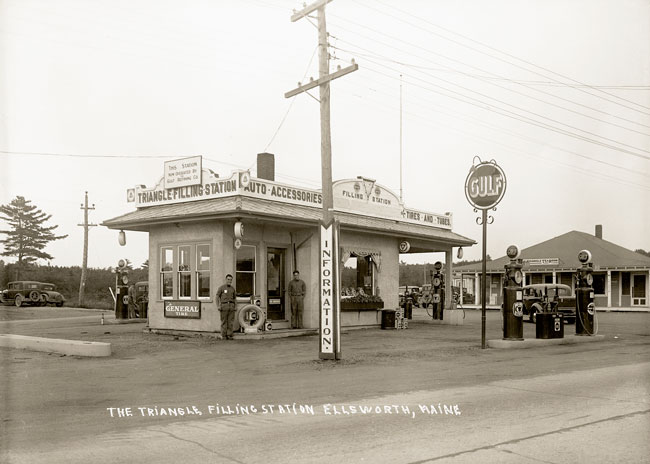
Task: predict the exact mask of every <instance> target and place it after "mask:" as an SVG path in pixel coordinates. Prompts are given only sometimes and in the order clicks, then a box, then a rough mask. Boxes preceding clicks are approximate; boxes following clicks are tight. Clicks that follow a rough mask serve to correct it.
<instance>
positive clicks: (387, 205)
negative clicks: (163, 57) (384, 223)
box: [127, 157, 453, 230]
mask: <svg viewBox="0 0 650 464" xmlns="http://www.w3.org/2000/svg"><path fill="white" fill-rule="evenodd" d="M200 161H201V159H200V157H196V159H194V158H186V159H183V160H177V161H174V162H168V163H171V164H168V163H166V164H165V176H164V177H163V178H162V179H161V180H160V181H159V182H158V184H156V185H155V186H154V187H153V188H147V187H145V186H144V185H140V186H137V187H135V189H129V190H128V191H127V199H128V201H129V202H134V203H135V206H136V207H137V208H143V207H147V206H158V205H169V204H174V203H184V202H189V201H199V200H212V199H215V198H226V197H232V196H235V195H240V196H244V197H250V198H259V199H262V200H271V201H275V202H280V203H288V204H292V205H300V206H311V207H313V208H322V204H323V195H322V193H321V191H320V190H315V189H309V188H300V187H294V186H289V185H284V184H280V183H277V182H274V181H270V180H266V179H258V178H254V177H251V175H250V172H248V171H236V172H234V173H233V174H232V175H231V176H230V177H229V178H222V177H219V176H218V175H216V174H215V173H213V172H212V171H210V170H207V169H204V170H203V171H202V173H201V174H200V175H199V176H197V175H196V172H195V170H194V169H195V168H197V167H198V166H200ZM173 163H176V164H173ZM172 168H173V169H172ZM188 170H189V171H191V173H190V172H187V173H186V174H183V175H181V176H177V177H174V176H172V175H171V174H170V173H172V172H176V173H184V172H186V171H188ZM187 176H190V177H191V178H192V179H193V182H194V183H193V184H191V185H190V184H188V183H186V182H189V180H188V179H186V177H187ZM197 179H198V180H197ZM333 194H334V209H335V210H336V211H341V212H350V213H354V214H364V215H367V216H371V217H375V218H382V219H390V220H395V221H399V222H407V223H410V224H417V225H422V226H428V227H435V228H437V229H447V230H451V228H452V226H453V222H452V215H451V213H445V214H436V213H430V212H426V211H419V210H415V209H410V208H406V207H405V206H404V204H403V203H402V202H401V201H400V199H399V197H398V196H397V195H395V193H393V192H392V191H390V190H389V189H387V188H386V187H383V186H381V185H379V184H377V183H376V182H375V181H374V180H372V179H365V178H357V179H344V180H339V181H336V182H334V185H333Z"/></svg>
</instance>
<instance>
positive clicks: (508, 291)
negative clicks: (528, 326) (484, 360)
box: [502, 245, 524, 340]
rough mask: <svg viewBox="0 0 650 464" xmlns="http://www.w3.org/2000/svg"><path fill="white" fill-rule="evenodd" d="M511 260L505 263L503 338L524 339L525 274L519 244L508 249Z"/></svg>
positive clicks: (507, 252)
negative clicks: (522, 270)
mask: <svg viewBox="0 0 650 464" xmlns="http://www.w3.org/2000/svg"><path fill="white" fill-rule="evenodd" d="M506 254H507V255H508V258H510V262H509V263H508V264H506V265H505V279H504V281H503V305H502V314H503V339H504V340H523V339H524V324H523V316H524V303H523V299H524V297H523V290H522V288H521V283H522V281H523V274H522V272H521V268H522V267H523V264H522V260H521V259H520V258H519V256H520V255H521V251H520V250H519V247H517V245H510V246H509V247H508V249H507V250H506Z"/></svg>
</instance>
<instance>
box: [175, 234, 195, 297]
mask: <svg viewBox="0 0 650 464" xmlns="http://www.w3.org/2000/svg"><path fill="white" fill-rule="evenodd" d="M191 248H192V247H190V246H189V245H183V246H179V247H178V297H179V298H192V263H191V262H190V251H191Z"/></svg>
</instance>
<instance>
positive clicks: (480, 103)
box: [366, 58, 650, 159]
mask: <svg viewBox="0 0 650 464" xmlns="http://www.w3.org/2000/svg"><path fill="white" fill-rule="evenodd" d="M366 59H367V60H369V61H370V62H372V63H374V64H376V65H378V66H383V65H381V64H380V63H377V62H376V61H373V60H372V59H369V58H366ZM388 69H390V70H392V71H395V72H396V73H399V72H400V71H398V70H396V69H394V68H390V67H388ZM380 74H381V72H380ZM425 74H426V73H425ZM384 75H385V76H387V77H390V78H392V76H390V75H388V74H384ZM412 77H413V76H412ZM432 77H434V78H435V79H438V80H443V81H444V79H440V78H436V77H435V76H432ZM413 78H414V79H416V80H418V81H421V82H424V83H426V84H428V85H431V86H434V87H438V88H441V89H443V90H445V91H447V92H450V93H452V94H456V95H457V96H450V95H447V94H445V93H442V92H440V91H437V90H433V89H430V88H427V87H424V86H422V85H418V84H413V85H416V86H417V87H420V88H422V89H424V90H428V91H431V92H435V93H439V94H441V95H444V96H446V97H448V98H453V99H455V100H459V101H462V102H463V103H467V104H470V105H474V106H477V107H479V108H483V109H485V110H488V111H491V112H494V113H497V114H500V115H502V116H506V117H508V118H512V119H516V120H518V121H522V122H526V123H528V124H531V125H534V126H538V127H541V128H544V129H547V130H550V131H553V132H557V133H560V134H563V135H566V136H569V137H573V138H576V139H578V140H583V141H586V142H590V143H593V144H596V145H600V146H603V147H606V148H610V149H612V150H616V151H620V152H621V153H627V154H629V155H632V156H636V157H639V158H644V159H650V156H646V155H642V154H639V153H635V152H633V151H630V150H626V149H624V148H620V147H616V146H614V145H610V144H607V143H604V142H601V141H598V140H594V139H590V138H589V137H586V136H583V135H580V134H576V133H573V132H570V131H567V130H565V129H560V128H558V127H555V126H552V125H550V124H547V123H543V122H540V121H537V120H535V119H532V118H529V117H527V116H523V115H521V114H518V113H516V112H514V111H510V110H507V109H504V108H500V107H497V106H495V105H491V104H488V103H486V102H483V101H481V100H479V99H477V98H473V97H469V96H466V95H463V94H462V93H461V92H458V91H455V90H452V89H448V88H446V87H442V86H440V85H437V84H433V83H431V82H429V81H427V80H425V79H421V78H418V77H413ZM444 82H447V81H444ZM451 84H452V85H456V84H454V83H451ZM456 86H458V85H456ZM458 87H461V88H463V89H465V88H464V87H462V86H458ZM466 90H470V91H471V92H473V93H477V94H479V95H481V96H486V95H484V94H482V93H480V92H475V91H473V90H471V89H466ZM486 97H487V98H489V99H491V100H495V101H498V102H499V103H502V104H505V105H507V106H511V107H513V108H516V109H520V110H521V108H519V107H517V106H515V105H511V104H509V103H506V102H503V101H501V100H499V99H496V98H493V97H490V96H486ZM523 111H525V112H527V113H531V114H533V115H535V116H539V117H541V118H543V119H547V120H550V121H553V122H556V123H558V124H561V125H564V126H567V127H570V128H574V129H577V130H579V131H581V132H585V133H587V134H590V135H596V136H597V137H599V138H603V139H605V140H610V141H613V142H615V143H618V144H620V145H623V146H630V145H627V144H624V143H622V142H617V141H615V140H612V139H609V138H607V137H602V136H599V135H597V134H593V133H591V132H588V131H584V130H582V129H579V128H575V127H574V126H571V125H569V124H565V123H562V122H560V121H557V120H555V119H552V118H548V117H546V116H543V115H539V114H537V113H535V112H532V111H528V110H525V109H523ZM630 147H631V146H630ZM631 148H634V149H636V150H638V151H644V152H648V150H643V149H640V148H636V147H631ZM648 153H650V152H648Z"/></svg>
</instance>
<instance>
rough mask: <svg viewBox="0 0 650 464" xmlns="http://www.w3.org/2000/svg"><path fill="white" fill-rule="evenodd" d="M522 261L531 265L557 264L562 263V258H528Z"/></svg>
mask: <svg viewBox="0 0 650 464" xmlns="http://www.w3.org/2000/svg"><path fill="white" fill-rule="evenodd" d="M522 261H523V263H524V264H528V265H529V266H557V265H558V264H560V258H526V259H523V260H522Z"/></svg>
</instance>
